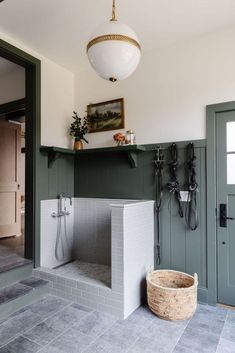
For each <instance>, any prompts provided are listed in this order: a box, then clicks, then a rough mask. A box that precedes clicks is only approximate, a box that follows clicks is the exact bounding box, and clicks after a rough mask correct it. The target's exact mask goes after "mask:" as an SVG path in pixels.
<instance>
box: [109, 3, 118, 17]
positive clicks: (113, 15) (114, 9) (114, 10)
mask: <svg viewBox="0 0 235 353" xmlns="http://www.w3.org/2000/svg"><path fill="white" fill-rule="evenodd" d="M110 21H117V19H116V2H115V0H113V7H112V19H111V20H110Z"/></svg>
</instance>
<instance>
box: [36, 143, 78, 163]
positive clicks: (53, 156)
mask: <svg viewBox="0 0 235 353" xmlns="http://www.w3.org/2000/svg"><path fill="white" fill-rule="evenodd" d="M40 152H43V153H47V155H48V168H51V167H52V165H53V163H54V162H55V161H56V160H57V159H58V158H60V157H61V156H62V155H73V156H74V155H75V153H76V152H75V151H74V150H71V149H68V148H61V147H54V146H41V147H40Z"/></svg>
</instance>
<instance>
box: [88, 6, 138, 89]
mask: <svg viewBox="0 0 235 353" xmlns="http://www.w3.org/2000/svg"><path fill="white" fill-rule="evenodd" d="M115 5H116V4H115V0H113V7H112V18H111V20H110V21H108V22H105V23H104V24H102V25H101V26H99V27H98V28H97V29H96V31H95V32H94V33H93V34H92V36H91V38H90V40H89V42H88V44H87V55H88V59H89V61H90V64H91V66H92V67H93V69H94V70H95V71H96V72H97V74H98V75H99V76H101V77H102V78H104V79H105V80H109V81H111V82H116V81H120V80H124V79H125V78H127V77H128V76H130V75H131V74H132V73H133V72H134V71H135V69H136V68H137V66H138V64H139V62H140V58H141V47H140V44H139V40H138V37H137V35H136V34H135V32H134V31H133V30H132V29H131V28H130V27H129V26H127V25H125V24H123V23H121V22H119V21H118V20H117V19H116V7H115Z"/></svg>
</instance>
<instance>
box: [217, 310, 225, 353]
mask: <svg viewBox="0 0 235 353" xmlns="http://www.w3.org/2000/svg"><path fill="white" fill-rule="evenodd" d="M226 310H227V309H226ZM227 319H228V310H227V312H226V318H225V320H224V325H223V328H222V330H221V333H220V336H219V341H218V344H217V347H216V351H215V353H217V352H218V348H219V343H220V340H221V336H222V333H223V330H224V326H225V324H226V322H227Z"/></svg>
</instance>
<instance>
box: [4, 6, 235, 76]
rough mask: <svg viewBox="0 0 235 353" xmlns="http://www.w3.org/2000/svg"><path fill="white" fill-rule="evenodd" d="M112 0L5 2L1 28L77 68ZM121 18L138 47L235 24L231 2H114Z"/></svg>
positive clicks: (84, 60) (234, 10)
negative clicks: (134, 32)
mask: <svg viewBox="0 0 235 353" xmlns="http://www.w3.org/2000/svg"><path fill="white" fill-rule="evenodd" d="M111 3H112V1H111V0H67V1H66V0H38V1H36V0H20V1H19V0H5V1H3V2H2V3H0V31H2V32H3V33H5V34H6V35H9V36H11V37H13V38H14V39H16V40H18V41H20V42H21V43H22V44H24V45H26V46H28V47H30V48H32V49H34V50H35V51H37V52H39V53H40V54H42V55H44V56H46V57H48V58H50V59H52V60H53V61H55V62H57V63H59V64H61V65H62V66H65V67H67V68H68V69H70V70H72V71H79V70H80V69H81V68H83V67H84V65H86V63H87V60H86V53H85V48H86V41H87V39H88V37H89V35H90V34H91V32H93V30H94V29H95V28H96V27H97V25H99V24H100V23H103V22H104V21H106V20H108V19H109V18H110V15H111ZM117 15H118V18H119V20H120V21H122V22H125V23H126V24H129V25H130V26H131V27H132V28H133V29H134V30H135V31H136V32H137V34H138V36H139V38H140V41H141V44H142V48H143V51H146V50H151V49H154V48H159V47H161V46H165V45H169V44H171V43H175V42H176V41H180V40H184V39H189V38H191V37H195V36H201V35H203V34H205V33H209V32H215V31H218V30H220V29H224V28H227V27H232V26H235V0H117Z"/></svg>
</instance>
